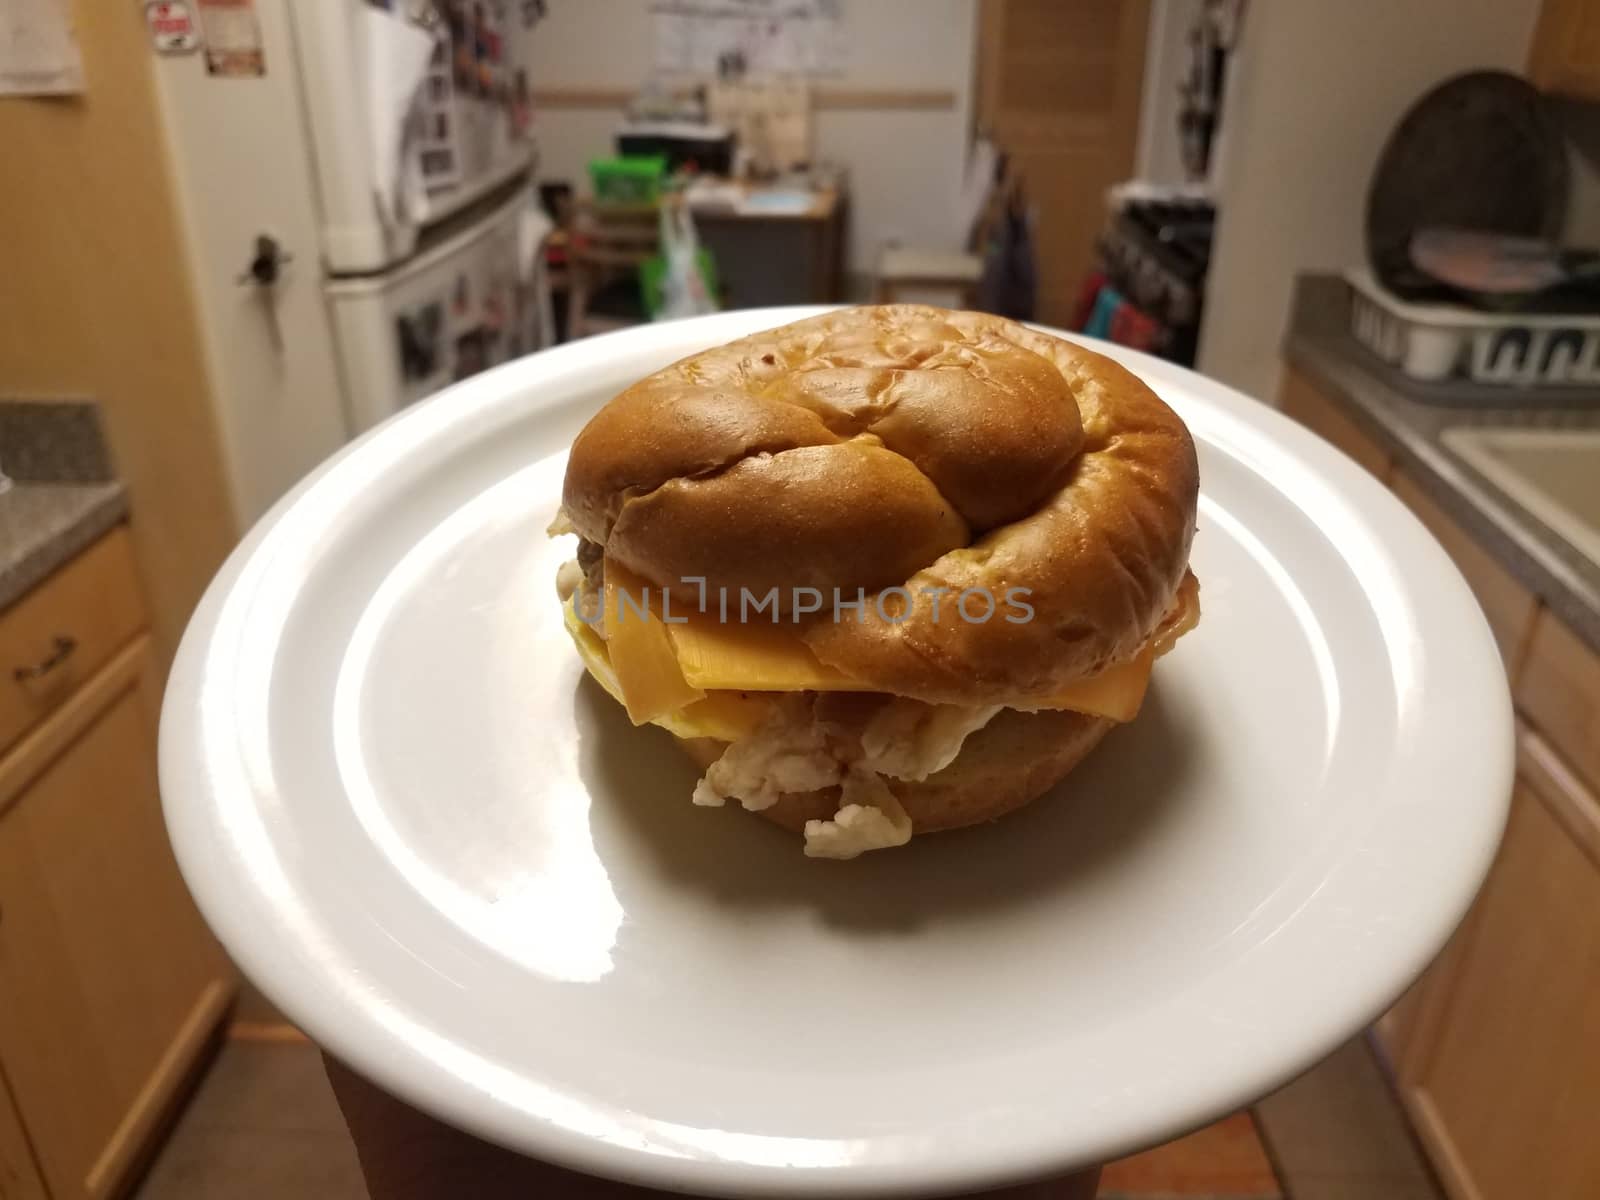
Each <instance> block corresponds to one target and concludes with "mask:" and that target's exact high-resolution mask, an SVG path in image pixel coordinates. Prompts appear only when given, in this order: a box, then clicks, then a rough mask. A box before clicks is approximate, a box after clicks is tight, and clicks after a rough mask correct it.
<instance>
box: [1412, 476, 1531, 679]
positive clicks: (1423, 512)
mask: <svg viewBox="0 0 1600 1200" xmlns="http://www.w3.org/2000/svg"><path fill="white" fill-rule="evenodd" d="M1390 486H1392V487H1393V488H1394V494H1395V495H1396V496H1398V497H1399V498H1400V501H1401V503H1403V504H1404V505H1405V506H1406V507H1407V508H1409V509H1410V510H1411V511H1412V512H1413V513H1415V514H1416V516H1417V519H1418V520H1420V521H1421V522H1422V523H1423V524H1424V525H1426V526H1427V527H1428V532H1429V533H1431V534H1433V536H1434V537H1435V538H1436V539H1437V540H1438V542H1439V544H1440V545H1441V546H1443V547H1444V549H1445V553H1447V554H1448V555H1449V556H1450V557H1451V559H1453V560H1454V561H1455V564H1456V567H1457V568H1458V569H1459V570H1460V571H1461V574H1462V577H1463V578H1464V579H1466V581H1467V585H1468V586H1469V587H1471V588H1472V593H1473V595H1475V596H1476V597H1477V598H1478V604H1479V605H1480V606H1481V607H1482V609H1483V615H1484V617H1485V618H1487V619H1488V622H1489V629H1490V631H1491V632H1493V634H1494V640H1495V641H1496V643H1498V644H1499V646H1500V657H1501V658H1502V659H1504V660H1505V664H1506V677H1507V678H1508V679H1515V678H1516V675H1517V668H1518V667H1519V666H1520V665H1521V663H1522V657H1523V651H1524V649H1525V647H1526V646H1527V644H1528V637H1529V635H1530V634H1531V633H1532V631H1533V619H1534V614H1535V613H1536V612H1537V611H1538V607H1539V602H1538V599H1537V598H1536V597H1535V596H1534V594H1533V593H1532V592H1530V591H1529V590H1528V589H1527V588H1525V587H1523V586H1522V585H1521V584H1520V583H1518V582H1517V581H1516V580H1515V579H1513V578H1511V576H1510V574H1509V573H1508V572H1507V571H1506V569H1505V568H1504V567H1502V566H1501V565H1500V564H1499V563H1498V562H1496V561H1495V560H1494V559H1493V558H1492V557H1491V556H1490V555H1489V552H1488V551H1486V550H1485V549H1484V548H1483V547H1482V546H1480V545H1479V544H1478V543H1477V541H1476V540H1475V539H1474V538H1473V537H1472V536H1471V535H1470V534H1468V533H1467V532H1466V531H1465V530H1464V529H1462V528H1461V526H1459V525H1457V524H1456V523H1455V521H1453V520H1452V519H1451V518H1450V517H1449V516H1447V515H1446V514H1445V512H1444V510H1443V509H1441V508H1440V507H1439V506H1438V505H1437V504H1435V503H1434V502H1433V501H1432V499H1430V498H1429V497H1428V495H1427V493H1425V492H1424V491H1423V490H1422V489H1421V488H1420V487H1419V486H1418V485H1417V483H1416V482H1415V481H1414V480H1413V479H1412V478H1411V477H1410V476H1409V475H1407V474H1406V473H1405V472H1404V471H1401V470H1399V469H1398V468H1397V469H1396V470H1395V472H1394V476H1393V478H1392V479H1391V481H1390Z"/></svg>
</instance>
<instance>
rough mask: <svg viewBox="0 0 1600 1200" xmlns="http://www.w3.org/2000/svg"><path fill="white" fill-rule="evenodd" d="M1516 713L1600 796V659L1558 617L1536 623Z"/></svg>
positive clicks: (1544, 617) (1542, 616) (1547, 616)
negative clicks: (1599, 792)
mask: <svg viewBox="0 0 1600 1200" xmlns="http://www.w3.org/2000/svg"><path fill="white" fill-rule="evenodd" d="M1517 707H1518V708H1519V709H1521V710H1522V711H1523V712H1524V713H1526V714H1527V717H1528V720H1529V721H1530V722H1531V723H1532V724H1533V725H1534V727H1535V728H1537V729H1538V730H1539V731H1540V732H1542V733H1543V734H1544V735H1545V736H1546V737H1547V738H1548V739H1549V741H1550V742H1551V743H1552V744H1553V745H1555V746H1556V747H1557V748H1558V749H1559V750H1560V751H1561V753H1562V754H1563V755H1564V756H1565V757H1566V758H1567V760H1568V761H1569V762H1570V763H1571V764H1572V765H1573V766H1574V767H1576V768H1577V769H1578V773H1579V774H1580V775H1582V776H1583V777H1584V779H1585V781H1586V782H1587V783H1588V785H1589V786H1590V787H1592V788H1595V789H1597V790H1600V654H1596V653H1595V652H1594V651H1593V650H1591V649H1590V648H1589V646H1588V644H1587V643H1585V642H1584V641H1583V640H1582V639H1580V638H1579V637H1578V635H1577V634H1575V633H1573V632H1572V630H1570V629H1568V628H1567V626H1566V624H1565V623H1564V622H1563V621H1562V620H1561V619H1560V618H1559V617H1557V616H1556V615H1555V614H1554V613H1551V612H1548V611H1546V612H1542V613H1540V614H1539V619H1538V620H1537V621H1536V622H1535V623H1534V628H1533V637H1532V639H1531V640H1530V642H1529V644H1528V656H1527V659H1526V661H1525V662H1524V663H1523V667H1522V673H1521V675H1520V676H1519V677H1518V679H1517Z"/></svg>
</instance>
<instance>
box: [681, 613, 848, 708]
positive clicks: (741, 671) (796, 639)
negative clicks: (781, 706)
mask: <svg viewBox="0 0 1600 1200" xmlns="http://www.w3.org/2000/svg"><path fill="white" fill-rule="evenodd" d="M667 631H668V636H669V637H670V638H671V639H672V648H673V650H675V651H676V652H677V655H678V665H679V666H680V667H682V668H683V677H684V678H685V679H686V680H688V681H689V683H690V685H691V686H693V687H697V688H704V689H705V690H706V691H708V692H709V691H714V690H719V689H732V690H735V691H741V690H742V691H759V692H870V691H875V690H877V689H875V688H873V687H872V686H871V685H870V684H866V683H861V682H860V681H858V680H855V679H851V678H850V677H849V676H848V675H846V674H845V673H844V672H843V671H839V670H836V669H834V668H833V667H828V666H824V665H823V664H822V663H820V662H818V661H817V656H816V655H814V654H812V653H811V650H810V648H809V647H808V646H807V645H806V644H805V642H803V641H801V640H800V632H799V629H798V628H797V627H796V626H794V625H772V624H767V623H759V624H758V623H755V622H751V623H747V624H737V623H735V622H732V621H730V622H728V623H726V624H724V623H723V622H721V621H718V620H717V619H716V618H715V617H713V616H709V615H701V614H698V613H693V614H690V616H689V620H688V621H687V622H686V623H685V624H682V625H679V624H672V625H669V626H668V627H667Z"/></svg>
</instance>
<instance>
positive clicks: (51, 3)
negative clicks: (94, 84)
mask: <svg viewBox="0 0 1600 1200" xmlns="http://www.w3.org/2000/svg"><path fill="white" fill-rule="evenodd" d="M81 91H83V57H82V55H81V54H79V52H78V40H77V38H75V37H74V36H73V33H72V23H71V21H70V20H69V19H68V17H67V5H66V0H6V2H5V3H4V4H0V96H61V95H66V94H68V93H71V92H81Z"/></svg>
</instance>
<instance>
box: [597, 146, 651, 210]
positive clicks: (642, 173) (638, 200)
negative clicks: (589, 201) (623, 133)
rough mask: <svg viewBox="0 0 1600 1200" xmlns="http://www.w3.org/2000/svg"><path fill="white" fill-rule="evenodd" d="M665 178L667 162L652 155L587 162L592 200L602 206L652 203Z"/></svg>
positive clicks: (626, 156) (599, 159)
mask: <svg viewBox="0 0 1600 1200" xmlns="http://www.w3.org/2000/svg"><path fill="white" fill-rule="evenodd" d="M666 177H667V160H666V158H665V157H664V156H662V155H659V154H655V155H650V156H648V157H646V156H643V155H624V156H623V157H621V158H595V159H591V160H590V161H589V178H590V180H591V181H592V182H593V183H594V198H595V199H596V200H598V201H600V203H602V204H654V203H655V202H656V200H657V199H659V198H660V196H661V184H662V183H663V181H665V179H666Z"/></svg>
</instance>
